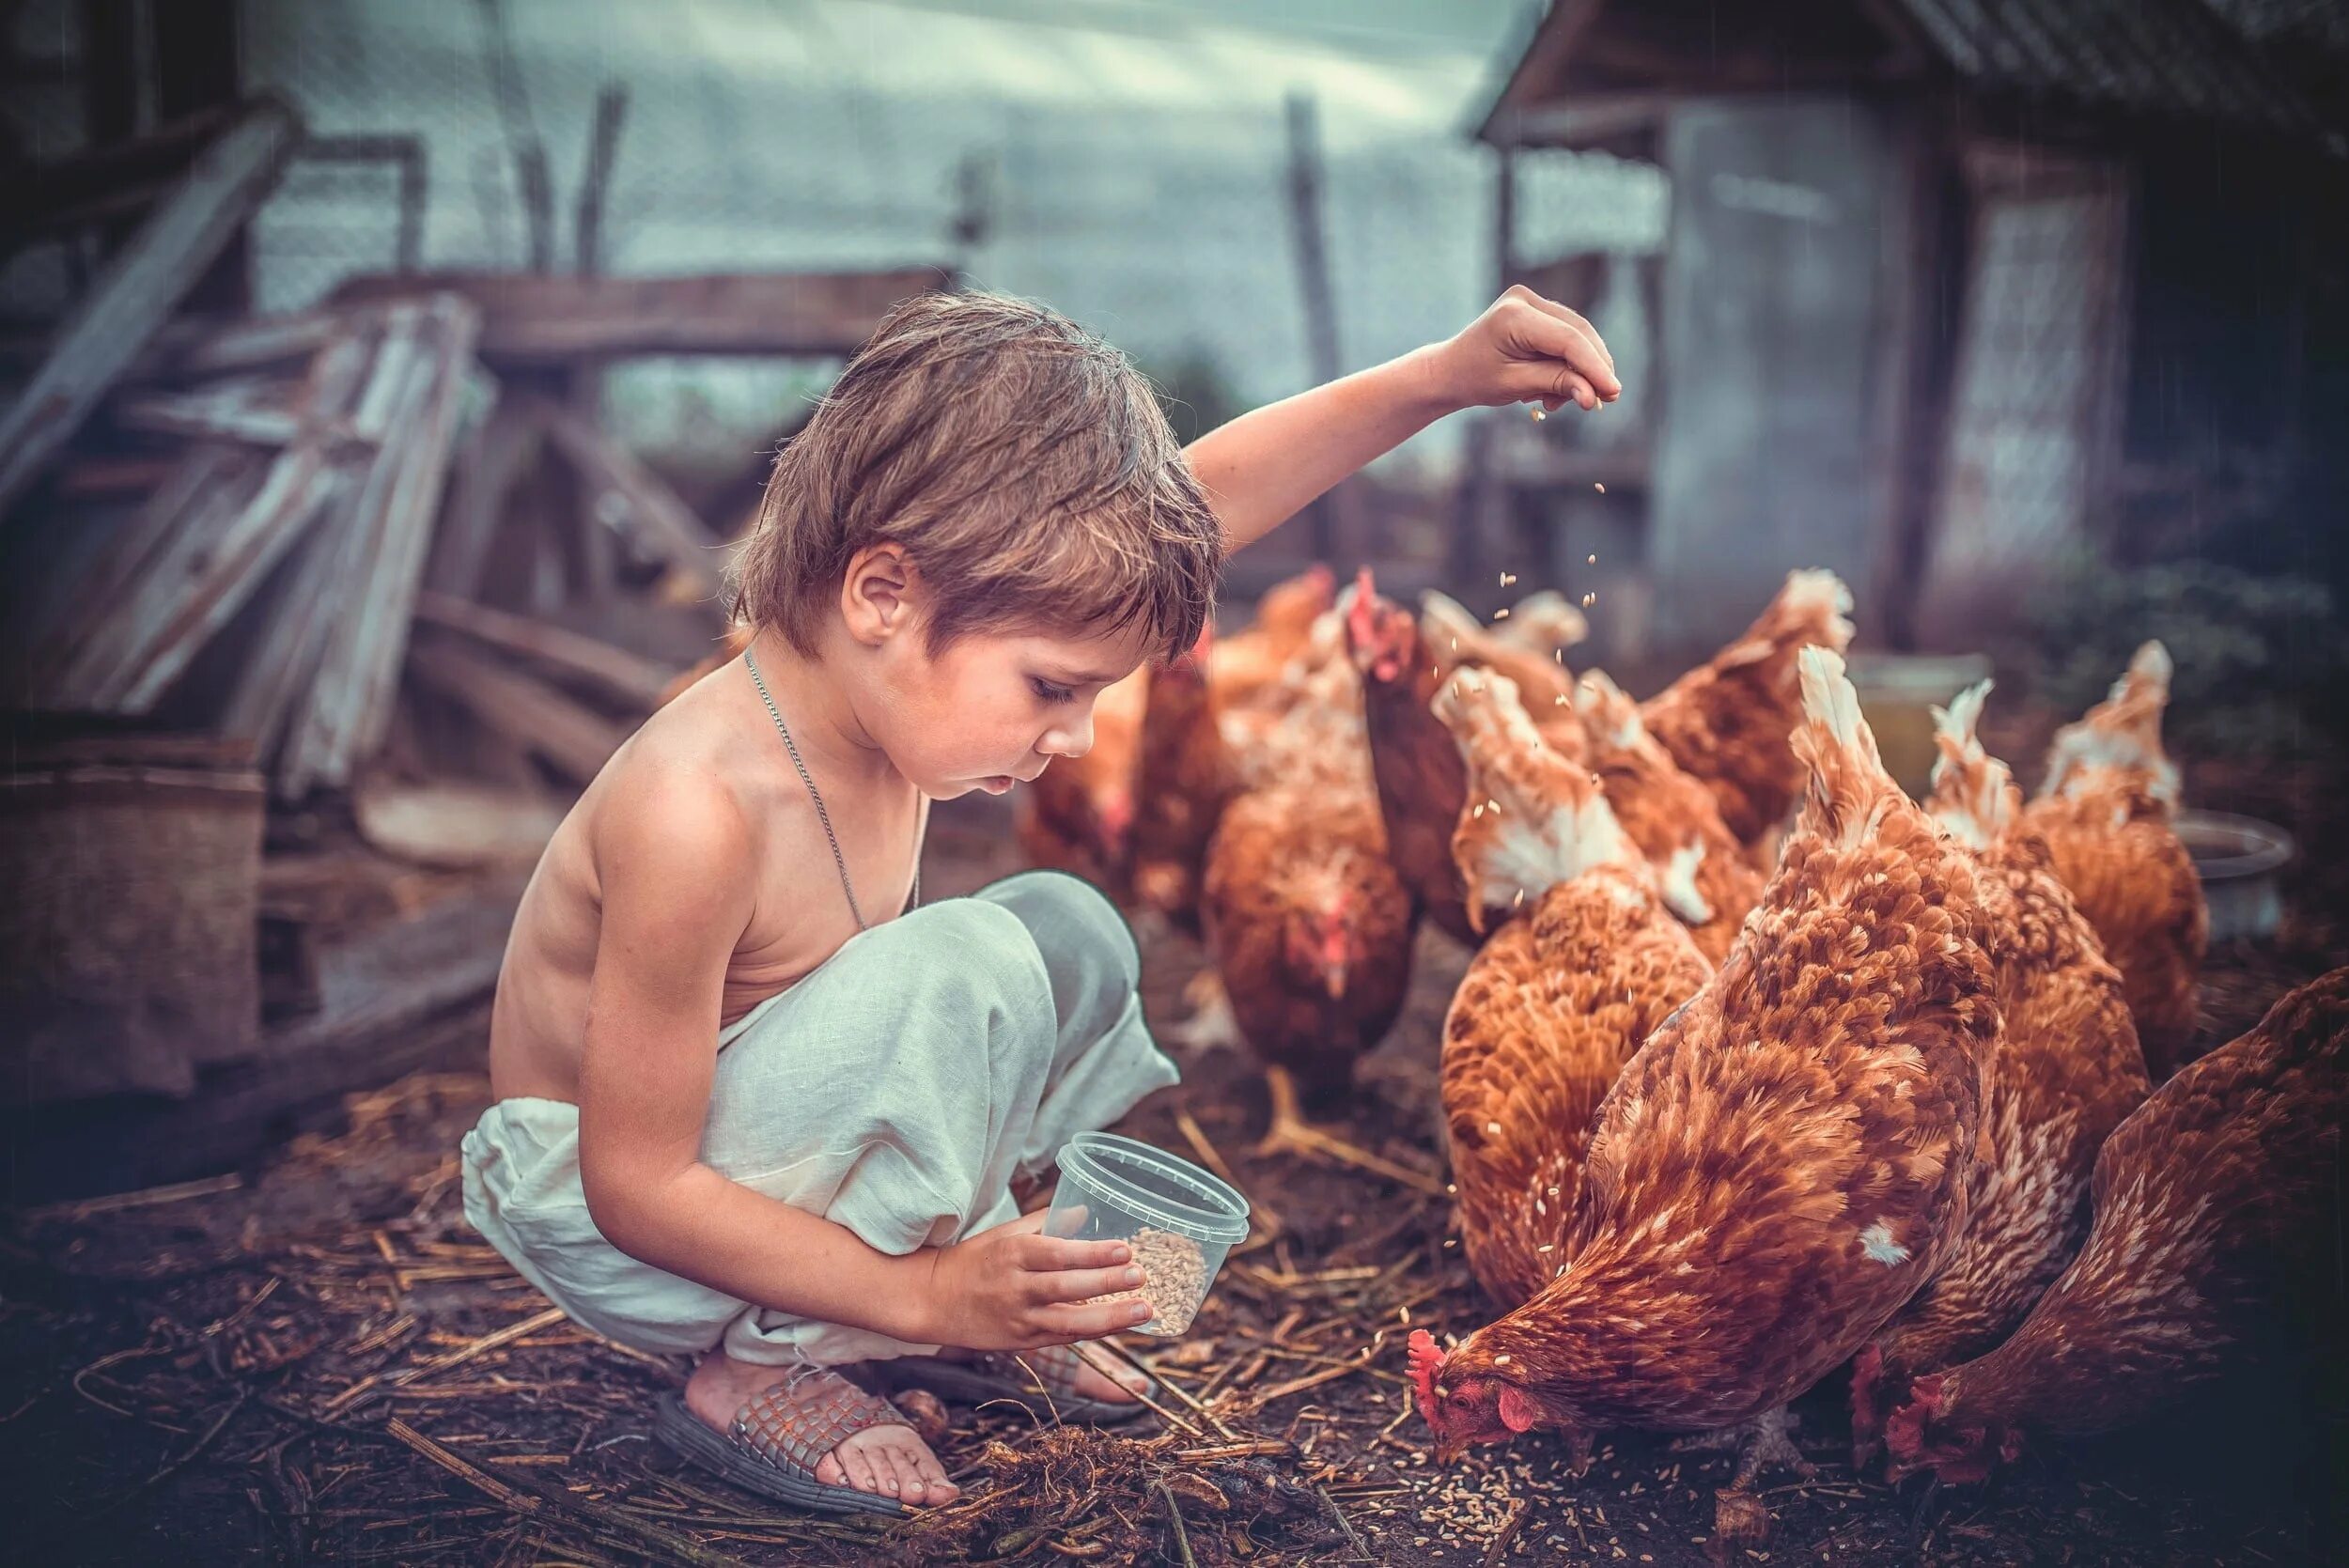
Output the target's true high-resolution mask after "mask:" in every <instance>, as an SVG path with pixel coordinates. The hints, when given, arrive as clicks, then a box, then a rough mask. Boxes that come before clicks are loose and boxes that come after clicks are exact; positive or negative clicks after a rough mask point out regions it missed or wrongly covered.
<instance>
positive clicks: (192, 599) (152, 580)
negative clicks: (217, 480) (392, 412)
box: [69, 338, 367, 713]
mask: <svg viewBox="0 0 2349 1568" xmlns="http://www.w3.org/2000/svg"><path fill="white" fill-rule="evenodd" d="M366 360H367V355H366V345H365V344H363V343H362V342H360V341H359V340H358V339H356V338H345V339H344V340H342V341H341V342H338V343H335V344H334V345H332V346H330V347H329V348H328V349H326V350H325V351H324V352H322V353H321V354H319V357H318V360H317V363H316V364H314V365H312V367H311V372H310V375H309V376H308V377H307V378H306V379H305V380H304V381H303V386H302V389H301V392H300V395H299V396H298V397H297V399H296V401H295V404H294V406H293V407H292V408H290V409H288V410H287V411H286V414H287V417H288V418H289V419H290V420H291V421H292V423H293V425H294V427H295V428H296V429H297V431H299V432H300V437H299V439H298V440H296V441H295V442H293V443H292V444H290V445H289V446H288V448H287V449H286V450H285V452H284V453H283V454H282V455H281V456H280V457H279V458H277V460H276V461H275V462H274V463H272V465H271V466H270V468H269V471H268V472H267V474H264V475H263V476H262V477H261V479H260V480H259V481H258V483H257V485H255V486H254V487H252V488H251V489H249V490H248V489H238V490H235V491H233V492H231V491H226V490H224V491H218V492H215V494H216V496H217V498H218V499H219V501H220V502H221V503H222V505H224V506H226V508H227V510H226V515H225V516H222V517H220V518H219V519H218V521H217V525H216V527H194V528H188V529H186V530H183V532H182V533H181V534H180V536H178V537H176V538H174V539H173V540H171V541H170V546H169V549H168V550H167V551H166V552H165V553H164V554H163V556H162V557H161V558H160V559H158V560H157V561H155V562H154V563H153V564H152V565H151V566H150V567H148V569H147V570H146V571H145V572H144V573H143V574H142V575H141V577H140V578H139V579H138V581H137V582H135V583H134V584H132V585H131V586H130V587H129V588H128V589H127V590H126V592H125V595H124V602H122V603H120V604H118V605H117V606H115V610H116V613H113V614H111V615H109V616H108V618H107V622H106V629H105V630H104V632H103V633H102V635H101V637H100V638H99V639H98V640H97V645H96V646H95V647H94V648H93V650H92V652H93V653H94V654H95V655H96V662H95V663H94V664H93V663H90V662H87V661H86V662H85V663H84V664H82V665H81V666H78V667H77V674H78V679H79V684H72V685H70V687H69V691H70V695H71V696H72V697H73V698H74V700H75V702H76V704H77V706H89V707H93V708H96V709H98V710H99V711H101V712H110V713H145V712H148V711H149V710H150V709H151V708H152V707H153V706H154V705H155V703H156V701H157V700H158V699H159V698H161V697H162V695H163V692H164V691H166V690H167V689H168V688H169V687H170V685H171V683H172V681H174V680H176V679H177V678H178V677H179V674H180V672H181V671H183V670H185V669H186V667H187V664H188V661H189V660H191V659H193V658H194V656H195V654H196V653H197V651H198V650H199V649H201V648H202V647H203V645H204V644H206V643H207V642H209V641H210V639H211V637H212V636H213V634H215V633H216V632H218V631H219V629H221V628H222V627H223V626H225V625H226V624H227V622H228V620H229V619H230V617H232V616H234V615H235V614H236V613H237V612H238V611H239V610H241V609H242V608H243V606H244V605H245V603H246V602H247V601H248V600H250V599H251V598H252V596H253V595H254V593H255V592H257V590H258V589H259V587H260V585H261V583H262V582H264V581H266V580H267V578H268V576H269V573H270V570H271V568H272V567H274V566H275V565H276V564H277V562H278V561H280V560H281V559H283V558H284V556H285V553H286V551H288V550H290V549H292V548H293V546H294V544H295V542H296V541H297V540H299V539H300V538H301V536H302V535H303V531H304V530H306V529H308V528H309V527H310V526H311V525H312V524H313V523H315V522H316V521H317V520H319V518H320V517H321V516H322V515H324V513H325V512H326V510H327V508H328V506H329V505H331V504H332V502H333V501H334V498H335V496H336V495H337V494H338V493H339V492H340V491H341V489H342V488H343V486H344V483H345V480H344V475H343V474H341V473H339V472H338V471H337V470H336V469H335V468H334V466H333V450H332V449H333V447H334V445H335V443H336V442H337V440H338V438H339V436H340V434H341V432H342V431H343V430H344V428H345V424H344V414H345V412H346V411H347V410H348V409H349V407H350V400H351V398H352V396H354V394H355V393H356V392H357V390H358V387H359V383H360V380H361V377H362V376H363V374H364V373H365V371H366ZM211 520H212V519H211V517H210V514H208V516H207V518H206V521H208V522H210V521H211Z"/></svg>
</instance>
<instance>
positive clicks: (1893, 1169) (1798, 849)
mask: <svg viewBox="0 0 2349 1568" xmlns="http://www.w3.org/2000/svg"><path fill="white" fill-rule="evenodd" d="M1801 661H1802V667H1803V676H1804V678H1803V683H1802V684H1803V708H1804V710H1805V717H1804V718H1803V720H1802V722H1801V723H1800V727H1799V729H1798V731H1797V735H1796V737H1795V744H1796V746H1797V750H1798V752H1799V753H1800V754H1801V755H1802V757H1803V759H1804V762H1805V764H1806V767H1807V768H1808V770H1809V772H1810V775H1811V784H1810V794H1809V796H1808V799H1807V803H1806V806H1805V809H1804V811H1803V813H1802V815H1800V817H1799V818H1798V819H1797V823H1796V826H1795V829H1794V831H1793V832H1792V834H1791V835H1790V837H1789V840H1788V843H1787V847H1786V853H1785V856H1784V859H1783V860H1782V861H1781V865H1780V868H1779V870H1778V872H1777V874H1776V875H1775V876H1774V877H1772V878H1771V879H1770V882H1769V885H1768V886H1767V888H1766V890H1765V892H1764V894H1763V900H1762V903H1761V905H1760V907H1759V908H1757V909H1756V910H1755V912H1754V914H1753V915H1752V917H1751V918H1750V920H1749V921H1748V922H1747V924H1746V926H1745V928H1744V930H1743V932H1742V933H1741V934H1740V936H1739V939H1738V941H1737V943H1736V945H1735V947H1734V948H1733V949H1732V951H1731V953H1730V955H1729V959H1728V961H1727V962H1726V963H1725V964H1724V965H1723V966H1722V967H1721V969H1720V970H1719V973H1718V974H1716V975H1715V976H1714V977H1713V978H1712V979H1711V980H1710V981H1708V982H1707V983H1706V984H1705V985H1704V986H1703V988H1702V989H1700V990H1699V991H1698V992H1697V993H1696V995H1695V996H1693V997H1692V998H1690V999H1689V1001H1688V1002H1687V1003H1686V1004H1685V1005H1683V1006H1682V1007H1680V1008H1679V1009H1678V1010H1677V1011H1676V1012H1675V1013H1674V1014H1673V1016H1672V1017H1669V1018H1667V1019H1666V1020H1665V1021H1664V1023H1663V1024H1662V1025H1661V1026H1659V1027H1658V1028H1657V1030H1656V1032H1654V1033H1653V1034H1652V1035H1651V1036H1650V1037H1649V1039H1648V1041H1647V1043H1646V1044H1645V1045H1644V1046H1643V1047H1641V1049H1640V1051H1639V1053H1638V1054H1637V1055H1636V1056H1635V1057H1634V1058H1633V1059H1632V1061H1631V1063H1630V1064H1629V1065H1628V1066H1627V1067H1626V1069H1625V1070H1624V1072H1623V1074H1622V1076H1621V1077H1620V1078H1619V1079H1617V1081H1616V1084H1615V1086H1614V1088H1613V1089H1612V1090H1611V1091H1610V1093H1609V1094H1608V1095H1607V1098H1606V1100H1605V1102H1604V1104H1602V1106H1601V1107H1600V1110H1599V1114H1598V1125H1597V1128H1596V1131H1595V1135H1594V1137H1593V1139H1592V1141H1591V1146H1590V1151H1589V1157H1588V1160H1587V1163H1586V1166H1585V1171H1584V1188H1583V1205H1582V1209H1581V1211H1580V1212H1579V1215H1578V1217H1577V1220H1576V1227H1575V1228H1576V1231H1577V1233H1578V1234H1579V1245H1578V1247H1577V1249H1576V1250H1575V1252H1574V1254H1573V1256H1572V1258H1571V1259H1570V1260H1569V1261H1568V1263H1567V1265H1566V1270H1565V1273H1564V1275H1563V1277H1561V1278H1559V1279H1557V1280H1554V1281H1551V1282H1550V1283H1549V1284H1548V1286H1546V1287H1544V1289H1543V1290H1542V1291H1541V1292H1540V1293H1539V1294H1537V1295H1536V1296H1533V1297H1532V1299H1531V1300H1529V1301H1527V1302H1526V1303H1524V1304H1523V1305H1522V1306H1520V1307H1518V1308H1517V1310H1515V1311H1514V1312H1510V1313H1509V1314H1508V1315H1506V1316H1505V1317H1503V1318H1501V1320H1500V1321H1499V1322H1497V1323H1495V1324H1493V1325H1491V1326H1489V1327H1486V1328H1483V1329H1480V1330H1478V1331H1477V1332H1476V1333H1474V1334H1471V1335H1470V1336H1469V1337H1468V1338H1467V1339H1466V1340H1464V1341H1463V1342H1462V1343H1460V1345H1459V1346H1458V1347H1457V1348H1456V1349H1455V1350H1454V1351H1452V1352H1451V1353H1450V1355H1449V1356H1448V1357H1447V1358H1446V1362H1445V1365H1444V1366H1443V1368H1442V1369H1441V1372H1440V1374H1439V1376H1438V1377H1437V1380H1436V1385H1435V1388H1436V1402H1435V1403H1436V1408H1435V1410H1434V1411H1433V1412H1432V1413H1431V1421H1434V1422H1435V1424H1436V1425H1437V1426H1438V1430H1439V1435H1440V1436H1443V1437H1444V1438H1445V1439H1446V1440H1448V1441H1451V1442H1454V1443H1456V1442H1458V1441H1460V1440H1464V1439H1475V1438H1479V1437H1486V1436H1505V1435H1506V1433H1507V1432H1508V1431H1509V1430H1513V1429H1516V1427H1517V1422H1515V1421H1511V1420H1510V1419H1509V1417H1508V1414H1507V1412H1508V1410H1509V1409H1510V1408H1511V1407H1512V1403H1513V1402H1517V1407H1518V1408H1520V1409H1523V1408H1530V1409H1532V1410H1535V1411H1537V1412H1538V1413H1539V1417H1540V1419H1541V1421H1544V1422H1546V1423H1548V1424H1554V1425H1558V1426H1563V1427H1565V1428H1567V1429H1569V1430H1580V1431H1584V1432H1588V1431H1590V1430H1592V1429H1595V1428H1599V1427H1606V1426H1638V1427H1648V1428H1658V1429H1663V1430H1676V1431H1692V1430H1702V1429H1711V1428H1716V1427H1720V1426H1725V1425H1729V1424H1732V1423H1735V1422H1737V1421H1745V1420H1748V1419H1750V1418H1751V1417H1754V1416H1756V1415H1759V1414H1761V1413H1763V1412H1766V1411H1768V1410H1771V1409H1774V1408H1776V1407H1778V1406H1780V1405H1783V1404H1784V1403H1785V1402H1786V1401H1787V1400H1788V1399H1790V1398H1791V1397H1793V1396H1794V1395H1796V1394H1797V1393H1800V1392H1801V1391H1802V1390H1804V1389H1807V1388H1809V1387H1810V1386H1811V1385H1812V1384H1813V1383H1815V1382H1816V1381H1817V1380H1818V1379H1819V1378H1820V1377H1821V1376H1823V1375H1824V1374H1826V1373H1828V1371H1830V1370H1831V1369H1832V1368H1834V1367H1835V1366H1837V1365H1839V1364H1841V1363H1842V1362H1843V1360H1844V1359H1846V1358H1848V1357H1849V1356H1850V1355H1851V1354H1852V1353H1853V1352H1854V1351H1855V1350H1857V1349H1858V1348H1859V1346H1860V1345H1861V1344H1862V1343H1865V1342H1866V1341H1867V1339H1868V1338H1869V1337H1870V1336H1872V1335H1873V1334H1875V1332H1876V1331H1877V1330H1878V1329H1879V1328H1881V1327H1883V1326H1884V1324H1885V1323H1886V1322H1887V1321H1889V1320H1890V1317H1891V1315H1892V1314H1893V1313H1894V1312H1897V1311H1898V1310H1899V1309H1900V1307H1901V1306H1902V1304H1903V1303H1904V1302H1906V1300H1907V1299H1908V1297H1909V1296H1911V1295H1912V1294H1914V1292H1915V1291H1916V1290H1917V1289H1918V1287H1919V1286H1920V1285H1921V1284H1922V1283H1923V1282H1924V1281H1926V1280H1928V1279H1930V1278H1932V1277H1933V1275H1934V1274H1935V1273H1937V1271H1938V1270H1939V1269H1940V1267H1941V1266H1942V1265H1943V1264H1944V1263H1945V1262H1946V1261H1947V1259H1948V1257H1949V1256H1950V1254H1951V1251H1952V1249H1953V1248H1954V1246H1955V1244H1956V1242H1957V1239H1958V1238H1959V1237H1960V1236H1961V1235H1962V1234H1963V1232H1964V1225H1965V1219H1966V1190H1967V1187H1968V1183H1969V1181H1970V1179H1971V1172H1972V1164H1973V1161H1974V1158H1975V1157H1976V1149H1977V1144H1978V1138H1979V1134H1980V1130H1981V1117H1982V1107H1983V1087H1984V1078H1985V1074H1986V1068H1987V1064H1988V1062H1989V1060H1990V1057H1991V1053H1992V1049H1993V1047H1994V1045H1995V1042H1996V1039H1997V1034H1998V1028H1999V1015H1998V1005H1997V1001H1996V998H1995V995H1994V991H1993V985H1994V982H1993V976H1992V973H1991V970H1990V964H1989V960H1988V957H1987V955H1985V953H1984V952H1983V945H1982V937H1983V917H1982V913H1981V909H1980V897H1981V894H1980V891H1979V886H1978V882H1979V878H1978V876H1977V874H1976V872H1975V869H1974V867H1973V864H1972V862H1971V858H1970V857H1969V856H1968V855H1966V854H1965V853H1964V852H1963V851H1961V850H1959V849H1958V848H1956V846H1952V845H1951V844H1950V843H1949V841H1948V840H1947V839H1946V838H1944V837H1943V836H1942V835H1941V833H1940V832H1939V831H1938V830H1937V828H1936V827H1935V826H1934V824H1933V823H1932V822H1931V821H1930V819H1928V818H1927V817H1926V816H1925V815H1924V814H1923V813H1922V812H1921V811H1920V810H1918V809H1917V807H1916V806H1915V805H1913V804H1912V803H1911V802H1909V801H1908V800H1907V799H1906V797H1905V796H1903V795H1902V793H1901V791H1900V789H1899V786H1898V785H1897V784H1894V783H1893V782H1892V780H1891V779H1890V777H1889V776H1887V775H1886V774H1885V772H1884V769H1883V767H1882V765H1881V763H1880V762H1878V760H1877V758H1876V753H1875V742H1874V739H1873V737H1871V736H1870V735H1869V734H1868V732H1867V729H1866V726H1865V725H1864V723H1862V722H1860V720H1859V712H1858V705H1857V701H1856V699H1855V698H1854V696H1853V694H1852V692H1851V690H1850V687H1849V683H1848V682H1847V681H1845V680H1844V679H1843V675H1842V668H1841V666H1842V660H1840V659H1839V658H1837V657H1836V656H1835V655H1834V654H1832V653H1830V652H1828V651H1827V650H1825V649H1822V648H1812V649H1809V650H1806V651H1805V652H1804V653H1803V655H1802V660H1801Z"/></svg>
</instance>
